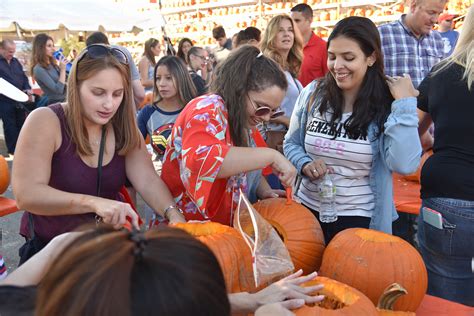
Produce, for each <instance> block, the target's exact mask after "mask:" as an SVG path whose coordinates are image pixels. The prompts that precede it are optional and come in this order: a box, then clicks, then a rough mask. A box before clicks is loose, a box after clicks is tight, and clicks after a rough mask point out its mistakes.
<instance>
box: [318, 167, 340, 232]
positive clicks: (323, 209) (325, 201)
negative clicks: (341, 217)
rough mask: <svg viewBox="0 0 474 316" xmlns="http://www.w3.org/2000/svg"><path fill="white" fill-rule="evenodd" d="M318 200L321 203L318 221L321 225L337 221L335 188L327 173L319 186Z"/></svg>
mask: <svg viewBox="0 0 474 316" xmlns="http://www.w3.org/2000/svg"><path fill="white" fill-rule="evenodd" d="M319 198H320V201H321V206H320V209H319V220H320V221H321V222H322V223H332V222H335V221H337V212H336V186H335V185H334V184H333V183H332V180H331V176H330V175H329V173H328V172H326V174H325V175H324V178H323V180H322V181H321V183H320V184H319Z"/></svg>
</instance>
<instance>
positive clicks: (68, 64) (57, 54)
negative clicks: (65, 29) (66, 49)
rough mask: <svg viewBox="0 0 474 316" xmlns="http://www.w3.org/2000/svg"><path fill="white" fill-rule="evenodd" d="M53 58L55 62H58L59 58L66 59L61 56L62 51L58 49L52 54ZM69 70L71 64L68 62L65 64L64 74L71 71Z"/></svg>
mask: <svg viewBox="0 0 474 316" xmlns="http://www.w3.org/2000/svg"><path fill="white" fill-rule="evenodd" d="M53 57H54V58H55V59H56V60H60V59H61V58H64V59H66V57H65V56H64V54H63V49H62V48H60V49H58V50H57V51H55V52H54V53H53ZM71 68H72V63H71V62H70V61H68V63H67V64H66V73H69V72H70V71H71Z"/></svg>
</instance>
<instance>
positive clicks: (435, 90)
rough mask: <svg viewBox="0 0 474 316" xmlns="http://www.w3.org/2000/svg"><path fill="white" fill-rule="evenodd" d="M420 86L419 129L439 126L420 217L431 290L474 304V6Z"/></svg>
mask: <svg viewBox="0 0 474 316" xmlns="http://www.w3.org/2000/svg"><path fill="white" fill-rule="evenodd" d="M418 89H419V91H420V96H419V97H418V109H419V112H418V114H419V118H420V123H419V128H418V132H419V134H420V135H423V134H425V132H426V131H427V129H428V128H429V126H430V125H431V123H434V127H435V128H434V144H433V155H432V156H431V157H430V158H428V160H427V161H426V163H425V164H424V165H423V169H422V171H421V198H422V209H421V212H420V216H419V217H418V240H419V244H420V251H421V254H422V256H423V260H424V261H425V264H426V268H427V270H428V293H429V294H430V295H434V296H439V297H442V298H445V299H448V300H451V301H455V302H459V303H462V304H466V305H469V306H474V274H473V273H472V258H473V257H474V244H473V243H472V236H473V235H472V232H473V231H474V169H473V168H472V166H473V165H474V143H473V141H472V140H473V139H474V125H473V124H472V117H473V116H474V107H473V106H474V6H471V7H470V9H469V11H468V13H467V15H466V18H465V21H464V25H463V27H462V30H461V33H460V35H459V40H458V42H457V44H456V47H455V48H454V52H453V54H452V55H451V56H450V57H448V58H447V59H445V60H443V61H442V62H440V63H439V64H438V65H436V66H435V67H434V68H433V71H432V73H431V74H430V75H428V76H427V77H426V78H425V79H424V80H423V81H422V82H421V84H420V86H419V87H418Z"/></svg>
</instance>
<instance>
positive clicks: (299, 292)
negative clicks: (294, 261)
mask: <svg viewBox="0 0 474 316" xmlns="http://www.w3.org/2000/svg"><path fill="white" fill-rule="evenodd" d="M302 274H303V270H301V269H300V270H298V271H296V272H295V273H293V274H291V275H289V276H287V277H285V278H283V279H281V280H280V281H277V282H275V283H273V284H271V285H269V286H267V287H266V288H264V289H263V290H260V291H258V292H257V293H255V294H253V295H254V298H255V301H256V302H257V306H262V305H265V304H270V303H278V302H281V303H284V304H285V305H288V306H292V304H293V303H296V305H298V304H297V303H298V301H299V300H304V301H305V303H306V304H312V303H317V302H320V301H322V300H323V298H324V296H322V295H317V296H312V295H311V293H314V292H316V291H319V290H321V289H322V288H323V286H322V285H315V286H310V287H303V286H301V284H303V283H305V282H308V281H311V280H313V279H314V278H315V277H316V276H317V275H318V274H317V273H316V272H313V273H311V274H308V275H306V276H301V275H302Z"/></svg>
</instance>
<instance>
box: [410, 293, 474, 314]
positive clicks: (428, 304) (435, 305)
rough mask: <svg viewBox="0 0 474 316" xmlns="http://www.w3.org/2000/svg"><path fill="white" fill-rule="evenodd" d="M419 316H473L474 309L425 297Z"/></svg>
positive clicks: (418, 311)
mask: <svg viewBox="0 0 474 316" xmlns="http://www.w3.org/2000/svg"><path fill="white" fill-rule="evenodd" d="M416 315H417V316H468V315H469V316H473V315H474V307H469V306H466V305H462V304H458V303H455V302H451V301H448V300H445V299H442V298H439V297H435V296H431V295H425V298H424V299H423V301H421V305H420V307H418V310H417V311H416Z"/></svg>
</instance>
